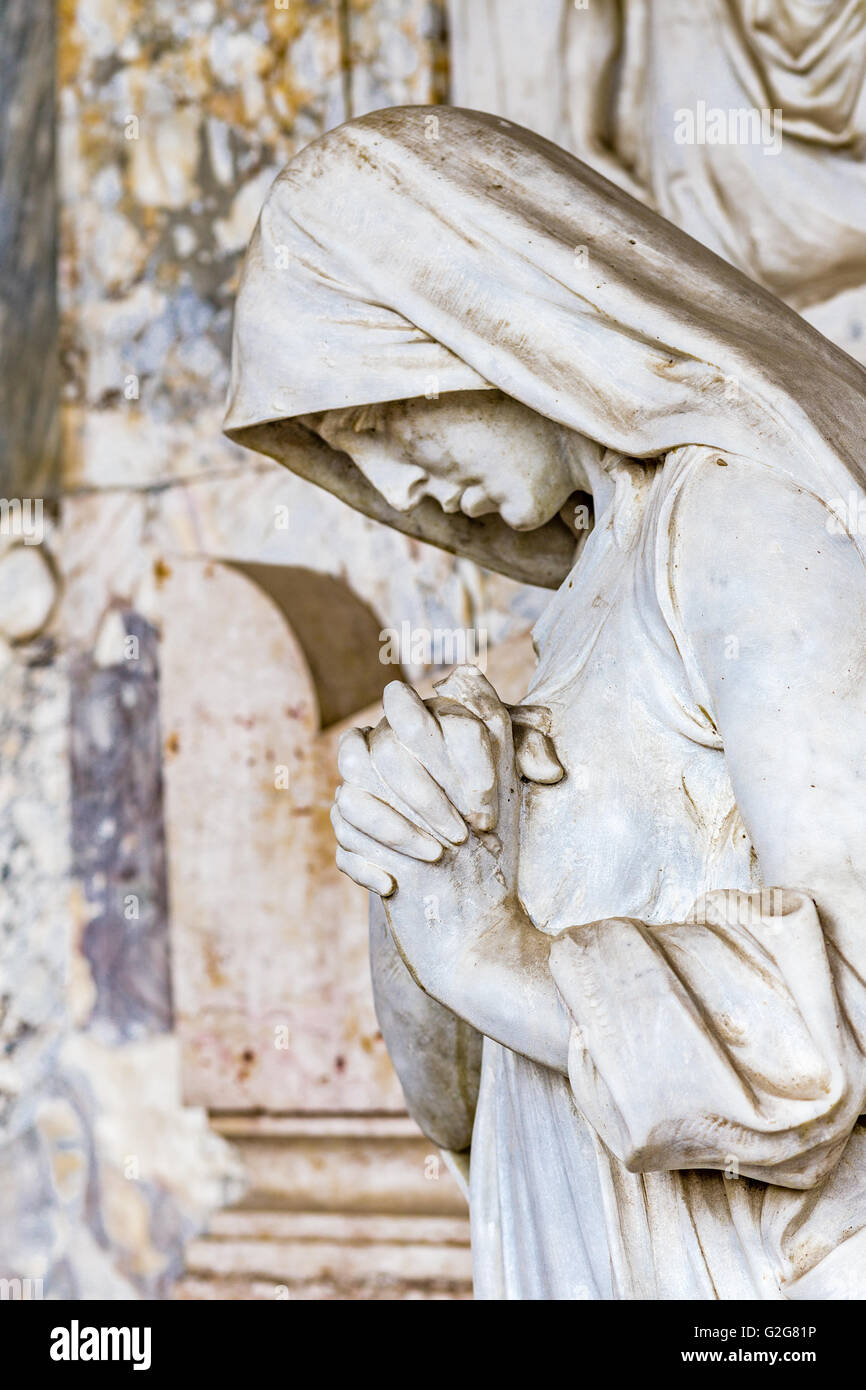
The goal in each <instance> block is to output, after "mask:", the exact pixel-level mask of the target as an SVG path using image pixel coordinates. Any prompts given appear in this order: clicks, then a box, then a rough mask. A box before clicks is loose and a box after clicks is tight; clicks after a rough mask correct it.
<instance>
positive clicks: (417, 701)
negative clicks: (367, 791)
mask: <svg viewBox="0 0 866 1390" xmlns="http://www.w3.org/2000/svg"><path fill="white" fill-rule="evenodd" d="M382 707H383V709H384V711H385V718H386V719H387V721H388V723H389V724H390V726H391V728H392V729H393V730H394V733H395V734H396V736H397V738H398V739H399V741H400V743H402V745H403V747H404V748H405V749H406V750H407V752H409V753H411V754H412V756H413V757H414V758H416V759H417V761H418V762H419V763H420V764H421V766H422V767H425V768H426V769H427V771H428V772H429V773H430V776H431V777H432V778H433V780H434V781H435V782H438V784H439V786H440V787H441V788H442V790H443V791H444V792H445V795H446V796H447V797H448V798H449V799H450V800H451V801H453V802H454V803H455V805H456V804H457V803H456V801H455V798H454V796H453V787H452V785H451V783H452V781H453V777H452V771H451V766H450V763H449V761H448V751H447V749H446V747H445V740H444V738H443V735H442V730H441V728H440V726H439V721H438V719H437V718H436V715H435V714H434V712H433V711H432V710H431V709H429V708H428V706H427V704H426V703H425V701H424V700H422V699H421V696H420V695H418V694H417V692H416V691H414V690H413V689H412V687H411V685H406V683H405V682H404V681H391V682H390V684H389V685H386V686H385V689H384V692H383V694H382ZM460 809H462V808H461V807H459V806H458V810H460Z"/></svg>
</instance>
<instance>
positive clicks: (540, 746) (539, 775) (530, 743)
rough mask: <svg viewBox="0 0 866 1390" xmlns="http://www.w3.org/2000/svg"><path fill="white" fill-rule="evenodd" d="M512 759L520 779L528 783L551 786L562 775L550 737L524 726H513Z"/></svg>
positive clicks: (559, 779) (562, 770) (562, 771)
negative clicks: (522, 778)
mask: <svg viewBox="0 0 866 1390" xmlns="http://www.w3.org/2000/svg"><path fill="white" fill-rule="evenodd" d="M514 759H515V762H516V763H517V768H518V771H519V772H520V775H521V777H525V778H526V780H527V781H528V782H540V783H541V784H542V785H543V786H552V785H553V783H555V782H559V781H561V780H562V777H563V775H564V769H563V766H562V763H561V762H560V761H559V758H558V757H557V756H556V750H555V749H554V747H553V740H552V739H551V737H550V735H549V734H544V733H542V732H541V731H540V730H539V729H533V728H530V727H529V726H528V725H525V724H515V725H514Z"/></svg>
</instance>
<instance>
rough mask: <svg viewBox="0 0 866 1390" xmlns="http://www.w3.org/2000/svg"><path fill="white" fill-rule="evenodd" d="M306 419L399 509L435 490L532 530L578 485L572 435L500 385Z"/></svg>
mask: <svg viewBox="0 0 866 1390" xmlns="http://www.w3.org/2000/svg"><path fill="white" fill-rule="evenodd" d="M301 422H302V423H303V424H305V425H307V426H308V428H310V429H312V430H315V432H316V433H317V434H318V435H320V436H321V437H322V438H323V439H324V440H326V441H327V443H328V444H330V445H331V446H332V447H333V448H335V449H340V450H342V451H343V452H344V453H346V454H348V455H349V457H350V458H351V459H352V461H353V462H354V463H355V465H356V466H357V467H358V468H359V469H360V471H361V472H362V473H363V474H364V476H365V478H367V480H368V481H369V482H370V483H372V485H373V486H374V487H375V488H376V490H377V491H378V492H379V493H380V494H381V495H382V496H383V497H384V498H385V500H386V502H388V503H389V505H390V506H392V507H393V508H394V509H395V510H396V511H399V512H405V511H409V510H410V509H411V508H412V507H414V506H415V505H416V504H417V503H418V502H420V501H421V499H422V498H423V497H433V498H435V500H436V501H437V502H438V503H439V505H440V506H441V507H442V510H443V511H445V512H456V511H461V512H463V513H465V515H466V516H470V517H477V516H483V515H484V514H485V513H486V512H499V514H500V516H501V517H502V519H503V520H504V521H505V522H507V524H508V525H509V526H511V527H512V528H513V529H514V530H515V531H530V530H533V529H535V527H537V526H543V525H544V523H545V522H547V521H549V520H550V519H551V517H553V516H555V515H556V513H557V512H558V511H559V510H560V508H561V507H563V506H564V505H565V503H566V501H567V500H568V498H569V497H570V496H571V494H572V493H573V492H574V490H575V487H576V486H579V482H576V480H575V477H574V474H573V468H572V466H571V463H570V460H569V448H568V442H567V432H566V431H565V430H562V429H560V427H559V426H558V425H555V424H554V423H553V422H552V421H550V420H547V419H545V418H544V416H542V415H537V414H536V413H535V411H532V410H530V409H529V408H528V407H527V406H525V405H521V404H520V402H519V401H515V400H512V398H511V397H510V396H506V395H504V394H503V393H502V392H501V391H460V392H454V393H451V394H449V395H445V396H442V397H440V398H439V399H438V400H427V399H426V398H424V397H417V398H415V399H413V400H408V401H389V402H387V403H386V404H385V405H374V406H360V407H354V408H352V409H349V410H328V411H324V412H321V413H319V414H317V415H307V416H302V417H301Z"/></svg>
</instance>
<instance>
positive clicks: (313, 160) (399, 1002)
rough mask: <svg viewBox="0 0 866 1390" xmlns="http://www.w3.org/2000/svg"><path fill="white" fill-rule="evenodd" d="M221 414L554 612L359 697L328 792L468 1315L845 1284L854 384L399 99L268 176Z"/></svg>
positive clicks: (778, 317)
mask: <svg viewBox="0 0 866 1390" xmlns="http://www.w3.org/2000/svg"><path fill="white" fill-rule="evenodd" d="M226 429H227V432H228V434H229V435H230V437H231V438H232V439H234V440H237V441H239V442H240V443H241V444H244V445H246V446H247V447H249V448H251V449H255V450H258V451H260V452H263V453H265V454H268V455H270V456H272V457H274V458H276V459H279V460H280V461H281V462H282V463H284V464H285V465H286V466H287V467H288V468H290V469H292V470H294V471H295V472H296V473H298V474H300V475H302V476H303V477H305V478H308V479H310V480H312V481H313V482H315V483H317V484H318V485H319V486H321V487H324V488H327V489H328V490H329V491H331V492H333V493H335V494H337V496H339V497H341V498H343V499H344V500H345V501H346V502H347V503H349V505H351V506H353V507H356V508H358V509H359V510H361V511H362V512H364V513H365V514H367V515H368V516H372V517H375V518H378V519H379V520H380V521H382V522H384V523H385V524H387V525H390V526H394V527H396V528H398V529H399V530H401V531H404V532H406V533H408V534H409V535H411V536H414V537H420V538H422V539H425V540H428V541H431V542H433V543H435V544H436V545H439V546H443V547H445V548H446V549H448V550H450V551H452V552H454V553H456V554H460V555H466V556H469V557H471V558H473V559H474V560H476V561H478V562H480V563H481V564H483V565H486V566H488V567H489V568H492V569H496V570H500V571H502V572H504V573H506V574H509V575H511V576H512V577H514V578H516V579H520V580H523V581H526V582H529V583H534V584H539V585H544V586H547V587H548V588H550V589H552V590H555V591H556V592H555V594H554V595H553V597H552V598H551V601H550V604H549V606H548V608H547V609H546V611H545V612H544V614H543V615H542V617H541V620H540V622H539V623H538V624H537V626H536V629H535V632H534V642H535V646H536V650H537V655H538V665H537V669H536V672H535V675H534V678H533V680H532V683H531V686H530V689H529V690H528V692H527V694H526V698H525V701H524V702H522V703H521V704H520V705H517V706H513V707H509V706H506V705H505V704H503V703H502V701H501V700H500V698H499V696H498V695H497V693H496V691H495V690H494V689H493V688H492V686H491V685H490V683H489V682H488V681H487V680H486V678H485V677H484V676H483V675H482V674H481V672H480V671H478V670H477V669H475V668H473V667H460V668H458V669H457V670H456V671H455V672H454V673H453V674H452V675H451V676H449V677H448V678H447V679H446V680H445V681H444V682H443V683H442V684H441V685H440V686H439V688H438V692H437V694H436V696H435V697H434V698H432V699H429V700H422V699H421V698H420V697H419V696H418V695H417V694H416V693H415V692H414V691H413V690H412V689H411V688H410V687H409V686H408V685H406V684H404V683H402V682H393V683H392V684H390V685H389V686H388V687H387V689H386V691H385V695H384V714H385V717H384V719H383V720H382V722H381V723H380V724H379V726H378V727H377V728H375V729H358V730H355V731H353V732H352V733H350V734H349V735H348V736H347V737H346V738H345V740H344V742H343V745H342V749H341V755H340V771H341V776H342V778H343V784H342V786H341V788H340V790H339V792H338V795H337V800H336V805H335V808H334V812H333V823H334V827H335V832H336V839H337V843H338V847H339V848H338V855H337V862H338V864H339V866H340V868H341V869H343V870H344V871H345V872H346V873H347V874H349V875H350V876H351V877H352V878H353V879H355V881H356V882H358V883H359V884H362V885H364V886H365V887H366V888H368V889H369V890H370V892H371V893H372V894H374V895H376V898H375V902H376V904H377V910H376V911H374V912H373V913H372V925H371V953H372V970H373V979H374V989H375V996H376V1002H377V1009H378V1013H379V1017H380V1021H381V1024H382V1029H383V1032H384V1035H385V1040H386V1042H387V1044H388V1048H389V1051H390V1054H391V1057H392V1059H393V1061H394V1064H395V1066H396V1068H397V1071H398V1074H399V1076H400V1079H401V1082H402V1085H403V1088H404V1091H405V1095H406V1101H407V1105H408V1108H409V1110H410V1111H411V1113H412V1114H413V1115H414V1116H415V1117H416V1119H417V1120H418V1122H419V1123H420V1125H421V1127H422V1128H423V1129H424V1131H425V1132H426V1133H427V1134H428V1135H429V1137H430V1138H431V1139H432V1140H434V1141H435V1142H436V1143H438V1144H439V1145H441V1146H442V1147H444V1148H445V1149H448V1150H452V1151H455V1152H459V1153H461V1154H462V1155H463V1156H464V1159H465V1158H466V1157H468V1163H467V1164H466V1167H467V1169H468V1175H469V1176H468V1185H469V1194H470V1210H471V1226H472V1244H473V1259H474V1267H475V1287H476V1296H477V1297H479V1298H484V1299H739V1298H747V1299H781V1298H790V1299H797V1298H819V1299H831V1298H832V1299H837V1298H850V1299H859V1298H863V1297H866V1128H864V1125H863V1124H862V1123H861V1121H860V1115H861V1111H863V1110H864V1108H866V1103H864V1093H866V1058H864V1053H866V641H864V637H866V567H864V543H863V526H862V524H860V522H859V518H860V516H861V505H860V504H861V502H862V501H863V498H864V477H866V474H864V468H863V463H862V458H863V451H864V440H866V372H864V370H863V369H862V368H861V367H860V366H858V365H857V364H856V363H855V362H854V361H853V360H852V359H850V358H849V357H848V356H846V354H845V353H843V352H842V351H840V350H839V349H838V348H836V347H835V346H833V345H832V344H831V343H829V342H828V341H827V340H826V339H824V338H823V337H822V336H821V335H820V334H819V333H818V332H816V331H815V330H814V329H813V328H811V327H810V326H809V325H808V324H806V323H805V322H804V321H803V320H802V319H801V318H800V317H799V316H798V315H797V314H796V313H795V312H793V311H792V310H791V309H789V308H787V307H785V306H784V305H783V304H782V303H781V302H780V301H779V300H777V299H776V298H774V296H773V295H772V294H770V293H769V292H768V291H766V290H764V289H762V288H760V287H759V286H757V285H755V284H753V283H752V282H751V281H750V280H749V279H748V278H746V277H745V276H744V275H743V274H742V273H740V272H739V271H738V270H736V269H734V268H733V267H732V266H730V265H728V264H727V263H725V262H724V261H722V260H721V259H719V258H718V257H717V256H716V255H714V254H713V253H711V252H710V251H708V250H706V249H705V248H704V247H702V246H700V245H699V244H698V243H697V242H695V241H694V240H692V239H691V238H690V237H688V236H687V235H685V234H684V233H683V232H681V231H679V230H678V229H676V228H675V227H673V226H672V225H671V224H670V223H668V222H666V221H665V220H664V219H662V218H660V217H659V216H657V215H656V214H654V213H652V212H650V211H649V210H647V209H646V208H644V207H643V206H641V205H640V204H638V203H637V202H636V201H634V200H633V199H632V198H630V197H629V196H628V194H626V193H625V192H623V191H621V190H619V189H617V188H616V187H614V186H613V185H612V184H610V183H608V182H607V181H606V180H605V179H604V178H602V177H601V176H600V175H599V174H597V173H595V172H593V171H592V170H590V169H589V168H587V167H586V166H584V165H583V164H581V163H580V162H579V161H577V160H575V159H573V158H572V157H571V156H569V155H567V154H565V153H564V152H563V151H562V150H560V149H558V148H557V147H555V146H553V145H551V144H549V143H547V142H546V141H544V140H541V139H539V138H538V137H536V136H534V135H532V134H531V133H529V132H528V131H525V130H522V129H520V128H518V127H515V126H514V125H512V124H510V123H509V122H507V121H504V120H501V119H499V118H497V117H494V116H486V115H480V114H477V113H474V112H469V111H462V110H456V109H450V108H447V107H435V108H422V107H411V108H404V109H391V110H387V111H381V112H377V113H374V114H373V115H370V116H366V117H363V118H362V119H360V120H356V121H352V122H350V123H349V124H347V125H344V126H341V127H340V128H339V129H337V130H334V131H331V132H330V133H329V134H327V135H325V136H324V137H323V138H322V139H320V140H317V141H316V142H314V143H313V144H311V145H309V146H308V147H307V148H306V149H304V150H303V151H302V152H301V153H300V154H299V155H298V156H297V157H296V158H295V159H293V160H292V161H291V163H290V164H289V165H288V167H287V168H286V169H285V170H284V172H283V173H282V174H281V175H280V177H279V178H278V179H277V181H276V182H275V184H274V186H273V188H272V190H271V192H270V194H269V197H268V200H267V202H266V204H265V207H264V209H263V211H262V214H261V218H260V222H259V225H258V228H257V230H256V233H255V235H254V237H253V240H252V244H251V246H250V248H249V252H248V255H247V260H246V265H245V270H244V275H243V279H242V283H241V288H240V292H239V295H238V301H237V309H236V318H235V340H234V355H233V380H232V388H231V398H230V405H229V412H228V417H227V422H226ZM590 499H591V505H590ZM587 518H588V520H587ZM575 521H577V524H575ZM584 521H586V524H582V523H583V522H584Z"/></svg>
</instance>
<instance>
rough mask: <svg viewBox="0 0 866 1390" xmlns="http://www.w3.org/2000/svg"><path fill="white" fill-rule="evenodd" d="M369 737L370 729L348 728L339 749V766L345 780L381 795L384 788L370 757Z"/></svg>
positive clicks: (373, 793) (375, 794)
mask: <svg viewBox="0 0 866 1390" xmlns="http://www.w3.org/2000/svg"><path fill="white" fill-rule="evenodd" d="M369 737H370V730H369V729H348V730H347V731H346V733H344V734H343V736H342V738H341V739H340V743H339V746H338V749H337V768H338V770H339V773H340V776H341V777H342V779H343V781H344V782H351V783H352V785H353V786H356V787H363V788H364V791H368V792H370V793H371V794H372V795H373V796H380V795H381V794H382V791H383V790H384V788H383V786H382V783H381V780H380V778H379V775H378V773H377V772H376V769H375V768H374V767H373V762H372V759H371V757H370V747H369Z"/></svg>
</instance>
